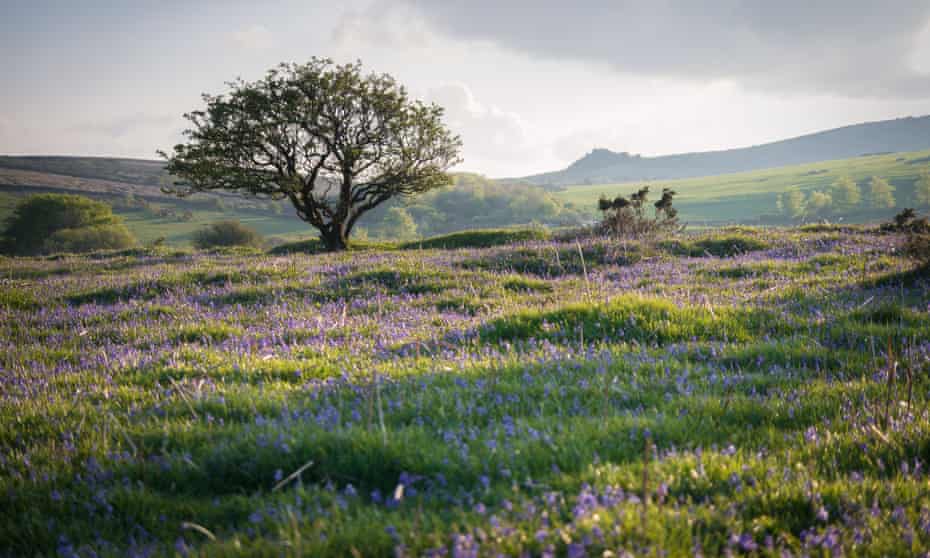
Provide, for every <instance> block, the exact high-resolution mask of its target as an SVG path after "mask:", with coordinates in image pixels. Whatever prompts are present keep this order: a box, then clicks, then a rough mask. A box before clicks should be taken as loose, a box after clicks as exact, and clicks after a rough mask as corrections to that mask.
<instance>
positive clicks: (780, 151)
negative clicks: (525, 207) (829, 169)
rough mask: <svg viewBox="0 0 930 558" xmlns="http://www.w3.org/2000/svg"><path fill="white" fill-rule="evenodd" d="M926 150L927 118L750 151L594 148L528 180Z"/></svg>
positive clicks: (652, 174)
mask: <svg viewBox="0 0 930 558" xmlns="http://www.w3.org/2000/svg"><path fill="white" fill-rule="evenodd" d="M923 149H930V116H922V117H907V118H899V119H895V120H884V121H881V122H869V123H865V124H855V125H852V126H844V127H842V128H836V129H833V130H827V131H824V132H818V133H815V134H809V135H806V136H800V137H797V138H792V139H786V140H782V141H777V142H774V143H766V144H763V145H756V146H753V147H744V148H739V149H728V150H725V151H706V152H701V153H683V154H680V155H665V156H660V157H641V156H639V155H631V154H629V153H615V152H613V151H610V150H608V149H595V150H593V151H591V152H590V153H588V154H587V155H585V156H584V157H582V158H581V159H578V160H577V161H575V162H574V163H572V164H571V165H569V166H568V168H566V169H564V170H561V171H556V172H549V173H544V174H537V175H533V176H528V177H526V178H523V179H522V180H526V181H528V182H531V183H533V184H539V185H570V184H598V183H611V182H631V181H637V180H655V179H671V178H691V177H699V176H711V175H718V174H727V173H734V172H745V171H753V170H760V169H767V168H775V167H782V166H788V165H799V164H806V163H814V162H817V161H829V160H836V159H846V158H850V157H858V156H861V155H875V154H882V153H898V152H905V151H920V150H923Z"/></svg>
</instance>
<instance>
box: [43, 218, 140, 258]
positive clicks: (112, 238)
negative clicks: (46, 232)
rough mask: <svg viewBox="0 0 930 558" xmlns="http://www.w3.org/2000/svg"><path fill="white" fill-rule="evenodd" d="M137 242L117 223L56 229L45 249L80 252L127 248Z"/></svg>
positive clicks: (52, 251) (49, 250)
mask: <svg viewBox="0 0 930 558" xmlns="http://www.w3.org/2000/svg"><path fill="white" fill-rule="evenodd" d="M135 244H136V239H135V238H134V237H133V236H132V234H131V233H130V232H129V231H128V230H127V229H126V227H125V226H124V225H123V224H122V223H116V224H111V225H94V226H91V227H80V228H76V229H62V230H60V231H55V233H54V234H52V236H50V237H49V238H48V240H46V242H45V245H44V251H45V252H49V253H56V252H68V253H72V254H80V253H84V252H93V251H95V250H125V249H127V248H131V247H133V246H135Z"/></svg>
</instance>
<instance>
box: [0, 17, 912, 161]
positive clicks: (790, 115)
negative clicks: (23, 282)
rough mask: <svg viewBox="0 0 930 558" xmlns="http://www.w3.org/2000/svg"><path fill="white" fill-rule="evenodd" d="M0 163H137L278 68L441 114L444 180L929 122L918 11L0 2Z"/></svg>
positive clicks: (165, 145) (175, 139) (163, 147)
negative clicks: (869, 125)
mask: <svg viewBox="0 0 930 558" xmlns="http://www.w3.org/2000/svg"><path fill="white" fill-rule="evenodd" d="M0 14H2V17H0V75H2V76H3V79H2V81H0V154H58V155H99V156H120V157H137V158H146V159H153V158H156V155H155V152H156V150H159V149H164V150H168V149H170V148H171V147H172V146H173V145H174V144H175V143H177V142H178V141H179V140H180V138H181V132H182V130H183V129H184V128H185V123H186V121H185V120H184V119H183V117H182V115H183V114H184V113H185V112H188V111H191V110H196V109H198V108H200V107H201V106H202V101H201V98H200V95H201V94H202V93H211V94H216V93H222V92H223V91H225V90H226V85H225V83H226V82H227V81H229V80H231V79H234V78H237V77H242V78H244V79H247V80H250V79H258V78H259V77H261V76H262V75H263V74H264V72H265V71H266V70H267V69H269V68H271V67H272V66H274V65H276V64H278V63H279V62H304V61H307V60H309V59H310V58H311V57H313V56H319V57H328V58H332V59H334V60H336V61H337V62H351V61H355V60H361V61H362V63H363V65H364V67H365V68H366V70H371V71H375V72H378V73H381V72H387V73H390V74H392V75H394V76H395V77H396V78H397V79H398V80H400V81H401V82H402V83H404V84H405V85H406V86H407V87H408V89H409V91H410V93H411V94H412V95H413V96H414V97H417V98H420V99H423V100H426V101H431V102H436V103H438V104H440V105H442V106H443V107H444V108H445V109H446V115H445V120H446V123H447V124H448V125H449V127H450V128H452V129H453V130H454V131H455V132H456V133H458V134H460V135H461V136H462V139H463V142H464V148H463V158H464V162H463V163H462V164H461V165H460V166H459V167H458V170H467V171H473V172H480V173H482V174H486V175H489V176H492V177H505V176H524V175H528V174H532V173H538V172H544V171H550V170H557V169H560V168H563V167H565V166H566V165H567V164H569V163H571V162H572V161H573V160H575V159H578V158H579V157H581V156H583V155H584V154H585V153H586V152H588V151H590V150H591V149H592V148H595V147H602V148H608V149H612V150H614V151H628V152H631V153H640V154H643V155H660V154H670V153H680V152H689V151H705V150H712V149H726V148H731V147H742V146H748V145H755V144H759V143H765V142H768V141H774V140H778V139H784V138H787V137H794V136H797V135H802V134H805V133H810V132H815V131H819V130H823V129H828V128H833V127H838V126H843V125H846V124H853V123H859V122H868V121H874V120H884V119H888V118H896V117H903V116H909V115H910V116H919V115H925V114H930V2H928V1H927V0H916V1H912V0H884V1H879V0H871V1H863V0H820V1H817V2H812V1H810V0H803V1H802V0H780V1H778V2H772V1H770V0H707V1H706V2H694V1H692V0H642V1H631V0H574V1H571V2H568V1H565V0H562V1H559V2H556V1H553V0H391V1H387V0H340V1H336V2H334V1H328V2H327V1H319V0H264V1H262V2H256V1H241V0H200V1H197V0H147V1H134V0H80V1H77V0H64V1H49V0H24V1H20V0H0Z"/></svg>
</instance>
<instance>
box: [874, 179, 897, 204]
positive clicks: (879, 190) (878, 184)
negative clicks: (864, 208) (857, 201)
mask: <svg viewBox="0 0 930 558" xmlns="http://www.w3.org/2000/svg"><path fill="white" fill-rule="evenodd" d="M869 205H871V206H872V207H873V208H875V209H888V208H891V207H894V205H895V200H894V186H892V185H891V184H889V183H888V181H887V180H885V179H884V178H879V177H877V176H873V177H872V179H871V180H870V181H869Z"/></svg>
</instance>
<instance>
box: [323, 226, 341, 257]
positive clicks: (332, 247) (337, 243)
mask: <svg viewBox="0 0 930 558" xmlns="http://www.w3.org/2000/svg"><path fill="white" fill-rule="evenodd" d="M320 240H322V241H323V246H325V247H326V251H327V252H341V251H343V250H345V249H346V248H347V247H348V239H347V238H346V237H345V235H344V234H343V233H342V227H340V226H338V225H334V226H333V227H331V228H329V229H328V230H324V231H321V232H320Z"/></svg>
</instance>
